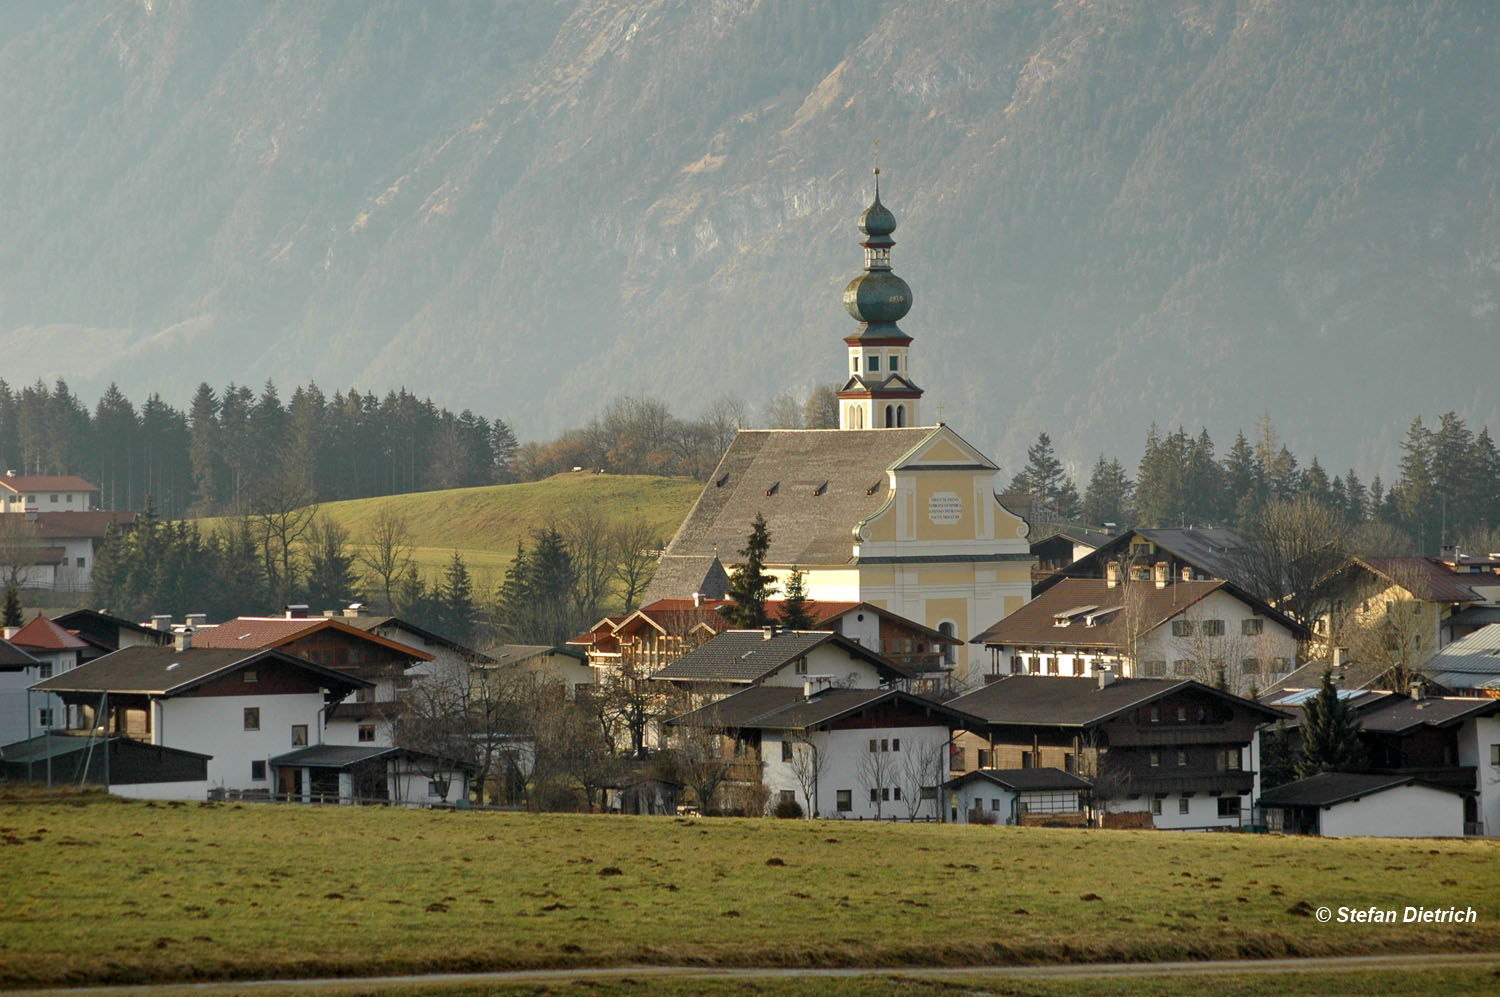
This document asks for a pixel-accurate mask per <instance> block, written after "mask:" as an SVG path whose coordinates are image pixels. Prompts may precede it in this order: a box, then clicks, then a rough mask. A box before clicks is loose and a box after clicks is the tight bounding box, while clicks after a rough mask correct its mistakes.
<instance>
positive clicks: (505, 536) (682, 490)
mask: <svg viewBox="0 0 1500 997" xmlns="http://www.w3.org/2000/svg"><path fill="white" fill-rule="evenodd" d="M702 487H703V486H702V484H701V483H699V482H696V481H693V480H691V479H689V478H662V477H654V476H652V475H644V474H590V473H583V472H579V473H576V474H573V473H569V474H557V475H553V476H552V477H550V478H546V479H544V480H542V481H527V482H521V483H518V484H511V485H485V486H482V487H479V488H453V489H448V490H445V491H435V492H412V493H410V494H406V495H386V496H380V497H377V498H364V499H350V500H348V501H344V502H325V503H323V504H322V505H320V506H319V507H318V511H319V512H320V513H322V514H323V515H326V516H328V517H330V518H331V519H333V520H335V521H336V522H338V523H339V524H340V525H341V526H343V527H344V528H345V529H346V530H348V531H349V540H350V545H351V546H353V547H355V548H361V547H364V546H366V545H368V544H370V543H371V542H372V541H373V537H374V533H375V523H376V520H377V519H378V517H379V516H380V514H381V512H382V511H385V510H389V511H390V512H393V513H396V514H397V515H400V516H403V517H404V518H405V519H406V522H407V526H408V528H409V529H410V530H411V539H412V543H413V545H414V548H415V549H414V550H413V552H412V560H413V562H414V563H415V564H416V566H417V570H418V571H420V572H422V574H423V575H425V576H427V577H429V578H435V577H437V576H438V575H440V574H441V572H442V570H443V568H445V567H446V566H447V564H448V561H449V560H450V559H451V558H452V556H453V552H454V551H457V552H458V553H459V554H460V555H461V556H462V557H463V559H464V564H465V565H467V567H468V569H469V572H470V574H471V575H473V576H474V578H475V580H476V582H477V583H480V584H489V583H498V582H499V580H500V578H501V576H502V575H504V573H505V569H506V568H508V567H509V566H510V562H511V561H512V560H513V559H514V558H515V553H516V543H517V542H518V541H521V540H528V539H529V538H530V537H531V535H532V534H533V533H534V532H536V531H537V530H539V529H543V528H545V527H547V526H549V525H556V526H559V527H561V525H562V524H563V522H564V521H565V520H566V519H567V518H568V516H570V515H572V514H573V513H574V512H575V511H579V510H592V511H595V512H597V513H599V514H600V515H601V516H603V517H604V519H605V520H606V521H607V522H609V523H611V524H614V523H622V522H641V521H644V522H647V523H651V524H652V525H654V526H656V527H658V528H659V530H660V532H661V540H662V542H663V543H665V542H666V541H667V539H669V538H670V537H671V535H672V533H673V532H674V531H675V530H676V529H677V526H678V524H679V523H681V522H682V520H683V518H684V517H685V516H686V515H687V512H688V510H689V509H690V508H692V505H693V501H694V500H695V499H696V498H697V497H698V492H699V491H700V490H701V489H702ZM223 522H225V521H224V520H222V519H205V520H201V521H200V526H201V527H202V528H203V529H204V530H205V531H208V530H211V529H214V528H215V527H216V526H218V525H219V524H221V523H223ZM356 567H357V568H358V566H356ZM367 583H368V580H367Z"/></svg>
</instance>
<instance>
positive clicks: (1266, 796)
mask: <svg viewBox="0 0 1500 997" xmlns="http://www.w3.org/2000/svg"><path fill="white" fill-rule="evenodd" d="M1401 786H1426V787H1427V788H1428V789H1437V790H1441V791H1443V792H1445V793H1456V792H1458V791H1457V790H1456V789H1453V788H1452V787H1449V786H1440V785H1437V784H1435V783H1429V782H1424V781H1422V780H1421V779H1419V778H1417V777H1416V776H1413V775H1380V774H1376V773H1362V772H1319V773H1318V774H1317V775H1315V776H1312V777H1311V778H1307V779H1299V780H1297V781H1296V782H1289V783H1287V784H1286V785H1284V786H1277V787H1276V788H1275V789H1268V790H1266V791H1265V792H1264V793H1262V794H1261V796H1260V800H1259V801H1257V806H1262V807H1330V806H1333V805H1334V804H1335V803H1343V802H1345V801H1347V800H1357V799H1359V798H1360V797H1362V796H1373V795H1374V794H1376V793H1383V792H1385V791H1386V790H1388V789H1397V788H1399V787H1401Z"/></svg>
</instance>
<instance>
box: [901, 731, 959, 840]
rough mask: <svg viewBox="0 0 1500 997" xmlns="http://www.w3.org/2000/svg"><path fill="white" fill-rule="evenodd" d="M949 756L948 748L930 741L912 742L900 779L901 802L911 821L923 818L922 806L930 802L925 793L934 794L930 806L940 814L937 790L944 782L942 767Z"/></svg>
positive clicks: (907, 751)
mask: <svg viewBox="0 0 1500 997" xmlns="http://www.w3.org/2000/svg"><path fill="white" fill-rule="evenodd" d="M946 754H947V747H946V745H943V744H937V743H935V742H932V741H928V740H920V741H915V742H911V743H909V744H907V746H906V750H904V751H902V753H901V767H900V771H899V772H898V773H897V775H898V777H899V778H900V782H901V793H902V796H901V799H902V801H903V802H904V803H905V804H906V816H907V819H908V820H916V819H917V818H918V817H920V816H922V804H923V803H925V802H927V800H925V799H924V792H925V791H926V790H928V789H932V790H934V792H933V796H932V801H931V802H932V809H933V813H934V815H936V814H937V808H938V800H937V793H936V789H937V787H938V786H941V785H942V784H943V782H944V780H943V763H944V761H946V759H945V757H944V756H945V755H946Z"/></svg>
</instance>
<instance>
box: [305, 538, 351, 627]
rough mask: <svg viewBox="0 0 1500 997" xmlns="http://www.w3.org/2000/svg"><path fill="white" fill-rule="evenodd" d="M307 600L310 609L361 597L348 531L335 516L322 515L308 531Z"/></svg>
mask: <svg viewBox="0 0 1500 997" xmlns="http://www.w3.org/2000/svg"><path fill="white" fill-rule="evenodd" d="M309 548H310V549H309V551H308V566H307V601H308V604H309V605H311V606H312V608H314V609H332V608H334V607H336V606H340V605H344V604H347V603H350V602H359V601H360V600H361V596H360V593H359V591H358V589H359V579H358V578H356V577H355V574H354V554H353V552H352V551H350V550H349V532H348V531H347V530H345V529H344V527H343V526H341V525H339V523H338V522H337V521H335V520H332V519H328V518H326V517H325V518H323V519H322V520H320V521H319V522H317V523H315V524H313V528H312V530H311V531H310V535H309Z"/></svg>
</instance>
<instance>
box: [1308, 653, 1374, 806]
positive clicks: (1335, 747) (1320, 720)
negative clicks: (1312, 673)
mask: <svg viewBox="0 0 1500 997" xmlns="http://www.w3.org/2000/svg"><path fill="white" fill-rule="evenodd" d="M1364 763H1365V750H1364V746H1363V745H1362V744H1360V741H1359V723H1358V722H1357V721H1356V720H1355V718H1354V710H1353V709H1351V708H1350V706H1349V704H1348V703H1347V702H1345V701H1344V700H1343V699H1340V698H1339V694H1338V690H1337V689H1335V688H1334V687H1333V671H1332V669H1327V670H1325V671H1324V672H1323V684H1322V686H1321V687H1320V688H1319V689H1318V694H1317V695H1316V696H1315V697H1313V698H1312V699H1310V700H1308V701H1307V704H1306V705H1305V706H1303V707H1302V758H1301V760H1300V761H1299V762H1298V763H1297V778H1299V779H1306V778H1307V777H1308V776H1312V775H1316V774H1317V773H1319V772H1358V771H1359V770H1360V769H1361V768H1363V767H1364Z"/></svg>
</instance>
